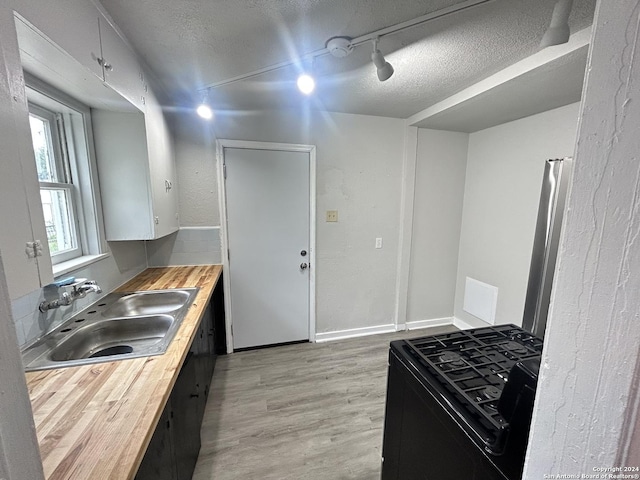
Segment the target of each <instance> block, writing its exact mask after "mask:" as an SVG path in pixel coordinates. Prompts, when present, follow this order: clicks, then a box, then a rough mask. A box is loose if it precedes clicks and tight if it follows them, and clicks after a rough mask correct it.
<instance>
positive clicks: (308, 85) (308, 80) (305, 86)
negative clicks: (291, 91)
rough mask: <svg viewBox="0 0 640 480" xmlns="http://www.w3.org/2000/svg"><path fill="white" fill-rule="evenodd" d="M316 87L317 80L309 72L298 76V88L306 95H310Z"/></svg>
mask: <svg viewBox="0 0 640 480" xmlns="http://www.w3.org/2000/svg"><path fill="white" fill-rule="evenodd" d="M315 88H316V81H315V80H314V79H313V77H312V76H311V75H309V74H307V73H303V74H302V75H300V76H299V77H298V89H299V90H300V91H301V92H302V93H304V94H305V95H310V94H311V92H313V91H314V90H315Z"/></svg>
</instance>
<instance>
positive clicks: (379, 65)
mask: <svg viewBox="0 0 640 480" xmlns="http://www.w3.org/2000/svg"><path fill="white" fill-rule="evenodd" d="M371 60H372V61H373V64H374V65H375V66H376V69H377V73H378V80H380V81H381V82H384V81H386V80H389V79H390V78H391V75H393V67H392V66H391V64H390V63H389V62H387V61H386V60H385V59H384V57H383V56H382V53H381V52H380V50H378V38H377V37H376V38H374V39H373V53H372V54H371Z"/></svg>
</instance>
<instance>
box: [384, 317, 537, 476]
mask: <svg viewBox="0 0 640 480" xmlns="http://www.w3.org/2000/svg"><path fill="white" fill-rule="evenodd" d="M541 352H542V341H541V340H540V339H539V338H537V337H535V336H533V335H531V334H530V333H528V332H526V331H524V330H522V329H521V328H519V327H516V326H514V325H503V326H495V327H486V328H479V329H472V330H463V331H457V332H453V333H448V334H441V335H434V336H427V337H421V338H416V339H412V340H399V341H395V342H391V351H390V356H389V359H390V361H389V380H388V389H387V408H386V416H385V434H384V445H383V459H384V463H383V474H382V478H383V479H384V480H387V479H402V480H412V479H414V478H415V479H426V480H430V479H434V480H435V479H447V478H451V479H454V478H465V479H467V480H472V479H478V480H479V479H483V480H491V479H494V478H495V479H503V480H504V479H508V480H517V479H519V478H520V477H521V474H522V465H523V463H524V453H525V451H526V445H527V438H528V432H529V424H530V421H531V412H532V410H533V399H534V396H535V388H536V383H537V374H538V369H539V362H540V354H541Z"/></svg>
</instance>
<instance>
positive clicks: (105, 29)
mask: <svg viewBox="0 0 640 480" xmlns="http://www.w3.org/2000/svg"><path fill="white" fill-rule="evenodd" d="M98 23H99V26H100V43H101V48H102V50H101V51H102V55H101V59H100V64H101V65H102V68H103V70H104V81H105V83H106V84H107V85H109V86H110V87H111V88H113V89H114V90H115V91H116V92H118V93H119V94H120V95H122V96H123V97H124V98H126V99H127V100H128V101H129V102H131V103H132V104H133V105H135V106H136V107H137V108H139V109H140V110H144V105H145V91H144V88H145V87H144V76H143V73H142V69H141V68H140V64H139V63H138V60H137V59H136V56H135V53H133V52H132V51H131V49H129V47H128V46H127V44H126V43H125V41H124V40H123V39H122V38H120V35H118V32H116V31H115V30H114V28H113V27H112V26H111V25H110V24H109V22H108V21H107V20H106V19H105V18H104V17H102V16H100V17H99V21H98Z"/></svg>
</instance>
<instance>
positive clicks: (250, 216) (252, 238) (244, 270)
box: [224, 148, 310, 349]
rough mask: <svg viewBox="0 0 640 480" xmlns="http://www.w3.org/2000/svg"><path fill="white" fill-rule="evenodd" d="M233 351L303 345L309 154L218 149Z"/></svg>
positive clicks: (305, 332)
mask: <svg viewBox="0 0 640 480" xmlns="http://www.w3.org/2000/svg"><path fill="white" fill-rule="evenodd" d="M224 164H225V169H226V180H225V189H226V206H227V237H228V244H229V279H230V290H231V295H230V296H231V321H232V328H233V347H234V349H238V348H247V347H255V346H260V345H272V344H278V343H285V342H293V341H300V340H308V339H309V268H308V265H309V259H310V253H309V251H310V242H309V239H310V233H309V230H310V222H309V215H310V212H309V210H310V209H309V203H310V194H309V188H310V182H309V175H310V155H309V152H299V151H280V150H259V149H245V148H225V149H224Z"/></svg>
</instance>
